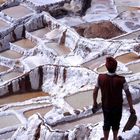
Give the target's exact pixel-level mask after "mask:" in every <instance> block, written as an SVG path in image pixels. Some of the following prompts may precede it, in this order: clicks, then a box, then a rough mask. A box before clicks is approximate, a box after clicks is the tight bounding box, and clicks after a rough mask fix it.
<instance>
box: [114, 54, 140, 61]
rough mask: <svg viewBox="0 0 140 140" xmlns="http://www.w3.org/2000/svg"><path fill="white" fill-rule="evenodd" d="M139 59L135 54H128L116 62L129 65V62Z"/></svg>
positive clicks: (121, 56) (118, 58)
mask: <svg viewBox="0 0 140 140" xmlns="http://www.w3.org/2000/svg"><path fill="white" fill-rule="evenodd" d="M139 59H140V57H139V56H138V55H136V54H135V53H126V54H123V55H120V56H118V57H116V60H117V61H120V62H122V63H128V62H132V61H136V60H139Z"/></svg>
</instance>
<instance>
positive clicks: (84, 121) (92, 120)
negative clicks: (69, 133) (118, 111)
mask: <svg viewBox="0 0 140 140" xmlns="http://www.w3.org/2000/svg"><path fill="white" fill-rule="evenodd" d="M100 121H103V115H102V113H96V114H94V115H92V116H90V117H86V118H83V119H78V120H75V121H72V122H67V123H62V124H58V125H57V126H55V127H53V129H61V130H68V129H73V128H74V127H75V126H76V125H79V124H96V123H98V122H100Z"/></svg>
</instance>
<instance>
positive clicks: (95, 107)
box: [92, 104, 98, 113]
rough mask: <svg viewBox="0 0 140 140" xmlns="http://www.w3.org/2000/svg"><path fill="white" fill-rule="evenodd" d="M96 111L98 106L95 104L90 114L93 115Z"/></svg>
mask: <svg viewBox="0 0 140 140" xmlns="http://www.w3.org/2000/svg"><path fill="white" fill-rule="evenodd" d="M97 109H98V105H97V104H96V105H93V107H92V113H95V112H96V111H97Z"/></svg>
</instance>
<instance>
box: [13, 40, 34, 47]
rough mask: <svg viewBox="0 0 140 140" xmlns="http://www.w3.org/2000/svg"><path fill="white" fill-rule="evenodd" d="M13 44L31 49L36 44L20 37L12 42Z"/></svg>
mask: <svg viewBox="0 0 140 140" xmlns="http://www.w3.org/2000/svg"><path fill="white" fill-rule="evenodd" d="M13 44H15V45H17V46H20V47H22V48H24V49H32V48H34V47H35V46H36V44H35V43H34V42H32V41H31V40H29V39H21V40H18V41H16V42H14V43H13Z"/></svg>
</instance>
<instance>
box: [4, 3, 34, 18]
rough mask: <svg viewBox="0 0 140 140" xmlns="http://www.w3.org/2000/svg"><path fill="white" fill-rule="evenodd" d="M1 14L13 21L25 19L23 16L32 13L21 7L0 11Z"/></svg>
mask: <svg viewBox="0 0 140 140" xmlns="http://www.w3.org/2000/svg"><path fill="white" fill-rule="evenodd" d="M2 12H3V13H4V14H6V15H8V16H10V17H13V18H15V19H19V18H22V17H25V16H27V15H29V14H31V13H33V11H31V10H30V9H28V8H27V7H25V6H22V5H18V6H14V7H10V8H7V9H4V10H2Z"/></svg>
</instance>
